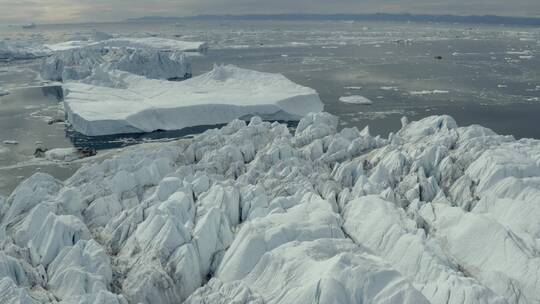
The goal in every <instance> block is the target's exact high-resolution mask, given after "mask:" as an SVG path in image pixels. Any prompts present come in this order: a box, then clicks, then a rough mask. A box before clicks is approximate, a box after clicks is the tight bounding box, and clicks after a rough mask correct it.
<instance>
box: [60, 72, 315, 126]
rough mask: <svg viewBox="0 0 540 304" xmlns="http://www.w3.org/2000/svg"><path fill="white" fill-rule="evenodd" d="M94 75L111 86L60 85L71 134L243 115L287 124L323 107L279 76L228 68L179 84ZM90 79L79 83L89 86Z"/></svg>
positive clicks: (310, 94)
mask: <svg viewBox="0 0 540 304" xmlns="http://www.w3.org/2000/svg"><path fill="white" fill-rule="evenodd" d="M94 76H95V77H99V78H98V79H99V80H98V82H99V83H101V84H103V81H105V82H108V83H109V84H111V86H116V87H99V86H95V85H89V84H85V83H74V82H71V83H68V84H66V85H65V86H64V87H65V89H66V91H67V96H66V97H65V101H64V105H65V108H66V112H67V115H68V120H69V122H70V123H71V124H72V126H73V128H74V129H75V130H76V131H78V132H81V133H83V134H86V135H92V136H93V135H106V134H118V133H133V132H151V131H155V130H176V129H182V128H186V127H191V126H197V125H213V124H219V123H226V122H228V121H231V120H233V119H235V118H240V117H244V116H246V115H262V116H265V115H271V116H272V117H274V118H278V117H279V118H283V119H287V120H290V119H294V118H296V119H298V118H300V117H302V116H304V115H306V114H307V113H309V112H320V111H322V109H323V104H322V102H321V101H320V99H319V96H318V94H317V92H316V91H315V90H313V89H310V88H307V87H302V86H300V85H297V84H295V83H293V82H292V81H290V80H288V79H287V78H285V77H284V76H283V75H280V74H270V73H262V72H256V71H250V70H245V69H241V68H237V67H234V66H230V65H229V66H215V67H214V69H213V70H212V71H211V72H209V73H206V74H203V75H201V76H198V77H195V78H192V79H189V80H186V81H183V82H166V81H159V80H149V79H146V78H143V77H140V76H136V75H133V74H129V73H126V72H119V71H110V72H106V71H101V72H100V71H98V72H96V73H95V75H94ZM95 77H94V78H92V77H91V78H89V79H86V80H84V81H85V82H94V80H95ZM107 77H109V78H107ZM103 78H105V80H104V79H103ZM115 81H116V82H117V83H118V84H117V83H115Z"/></svg>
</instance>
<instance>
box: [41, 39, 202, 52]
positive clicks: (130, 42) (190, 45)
mask: <svg viewBox="0 0 540 304" xmlns="http://www.w3.org/2000/svg"><path fill="white" fill-rule="evenodd" d="M45 47H46V48H47V49H48V50H50V51H53V52H57V51H66V50H71V49H77V48H94V49H104V48H130V49H151V50H160V51H169V52H173V51H181V52H201V53H204V52H206V51H207V50H208V44H207V43H206V42H196V41H181V40H175V39H168V38H160V37H142V38H133V37H119V38H111V39H105V40H100V41H92V40H84V41H79V40H73V41H65V42H60V43H54V44H46V45H45Z"/></svg>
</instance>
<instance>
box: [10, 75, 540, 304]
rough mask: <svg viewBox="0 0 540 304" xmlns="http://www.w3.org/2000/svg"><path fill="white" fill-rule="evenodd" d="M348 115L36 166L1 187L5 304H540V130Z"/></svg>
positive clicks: (229, 128) (237, 124)
mask: <svg viewBox="0 0 540 304" xmlns="http://www.w3.org/2000/svg"><path fill="white" fill-rule="evenodd" d="M225 70H227V69H225ZM224 78H226V77H224ZM209 81H213V80H209ZM338 125H339V121H338V119H337V118H336V117H334V116H332V115H330V114H328V113H311V114H308V115H307V116H305V117H304V118H303V119H302V120H301V121H300V122H299V124H298V126H297V128H296V130H295V132H294V134H293V133H291V131H290V129H289V128H287V126H286V125H284V124H279V123H277V122H274V123H270V122H263V121H262V120H261V118H259V117H253V118H252V119H251V120H250V122H249V123H246V122H245V121H241V120H234V121H232V122H230V123H229V124H227V125H226V126H225V127H223V128H221V129H212V130H208V131H206V132H204V133H202V134H200V135H197V136H196V137H195V138H193V139H192V140H181V141H175V142H169V143H150V144H143V145H140V146H136V147H130V148H126V150H125V151H124V152H122V153H120V154H118V155H116V156H115V157H113V158H110V159H107V160H105V161H103V162H101V163H91V164H88V165H87V166H84V167H83V168H81V169H80V170H78V171H77V172H76V173H75V174H74V175H73V176H72V177H71V178H69V179H67V180H66V181H59V180H56V179H55V178H53V177H52V176H50V175H47V174H43V173H36V174H35V175H33V176H32V177H30V178H29V179H27V180H26V181H24V182H22V183H21V184H20V185H19V186H18V187H17V189H16V190H15V191H14V192H13V193H12V194H11V195H10V196H9V197H8V198H2V197H0V240H1V241H2V242H1V245H2V246H1V247H0V278H1V279H0V302H1V303H20V302H22V303H58V302H60V303H94V304H108V303H112V304H124V303H144V304H150V303H152V304H161V303H163V304H173V303H189V304H195V303H198V304H202V303H250V304H255V303H257V304H258V303H261V304H262V303H271V304H289V303H297V304H308V303H322V304H333V303H340V304H356V303H380V304H389V303H414V304H419V303H437V304H438V303H441V304H443V303H444V304H447V303H448V304H463V303H467V304H505V303H509V304H526V303H538V302H540V294H539V293H538V290H540V257H539V252H540V243H539V242H538V239H539V236H540V224H539V221H538V219H539V218H540V153H539V151H540V141H539V140H532V139H522V140H515V139H514V138H513V137H511V136H501V135H497V134H495V133H494V132H492V131H491V130H489V129H486V128H483V127H481V126H475V125H473V126H468V127H458V125H457V124H456V122H455V121H454V120H453V119H452V118H451V117H449V116H431V117H427V118H424V119H422V120H420V121H415V122H408V120H407V119H405V118H404V119H402V128H401V129H400V130H399V131H397V132H396V133H392V134H391V135H390V136H389V137H388V138H387V139H383V138H381V137H379V136H372V135H371V134H370V132H369V129H368V128H366V129H364V130H363V131H359V130H358V129H357V128H345V129H342V130H338Z"/></svg>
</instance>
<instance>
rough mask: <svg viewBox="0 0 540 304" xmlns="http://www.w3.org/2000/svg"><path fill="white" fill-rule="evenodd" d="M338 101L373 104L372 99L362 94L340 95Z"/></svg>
mask: <svg viewBox="0 0 540 304" xmlns="http://www.w3.org/2000/svg"><path fill="white" fill-rule="evenodd" d="M339 101H341V102H345V103H354V104H361V105H371V104H373V101H371V100H369V99H367V98H366V97H364V96H360V95H351V96H342V97H340V98H339Z"/></svg>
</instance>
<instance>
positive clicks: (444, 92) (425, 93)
mask: <svg viewBox="0 0 540 304" xmlns="http://www.w3.org/2000/svg"><path fill="white" fill-rule="evenodd" d="M448 93H450V91H446V90H431V91H430V90H423V91H411V92H409V94H411V95H437V94H448Z"/></svg>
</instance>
